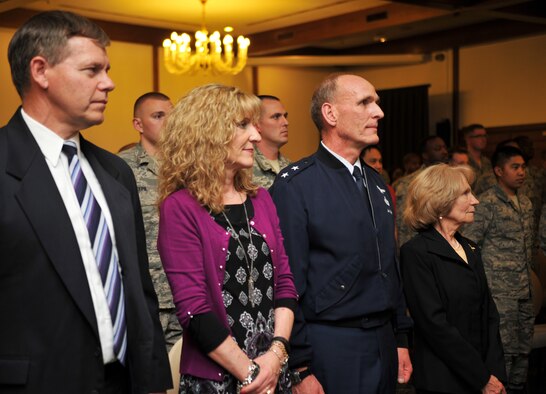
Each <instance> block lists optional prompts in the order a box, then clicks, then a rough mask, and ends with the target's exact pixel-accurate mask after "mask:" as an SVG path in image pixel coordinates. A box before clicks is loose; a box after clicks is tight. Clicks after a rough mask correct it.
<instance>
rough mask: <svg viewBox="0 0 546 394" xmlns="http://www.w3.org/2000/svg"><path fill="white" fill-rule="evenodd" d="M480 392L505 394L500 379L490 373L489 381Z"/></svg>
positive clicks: (483, 393)
mask: <svg viewBox="0 0 546 394" xmlns="http://www.w3.org/2000/svg"><path fill="white" fill-rule="evenodd" d="M482 394H506V389H505V388H504V386H503V384H502V383H501V382H500V380H498V379H497V378H496V377H495V376H493V375H491V377H490V378H489V382H487V384H486V385H485V387H484V388H483V389H482Z"/></svg>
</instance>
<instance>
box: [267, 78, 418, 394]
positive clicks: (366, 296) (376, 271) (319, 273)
mask: <svg viewBox="0 0 546 394" xmlns="http://www.w3.org/2000/svg"><path fill="white" fill-rule="evenodd" d="M378 101H379V97H378V96H377V93H376V92H375V89H374V87H373V86H372V85H371V84H370V83H369V82H368V81H366V80H365V79H363V78H361V77H359V76H356V75H346V74H334V75H331V76H329V77H327V78H326V79H325V80H324V81H323V82H322V83H321V84H320V86H319V87H318V88H317V90H316V91H315V93H314V95H313V99H312V103H311V116H312V118H313V121H314V123H315V125H316V126H317V128H318V129H319V131H320V134H321V140H322V141H321V144H320V146H319V149H318V151H317V152H316V153H315V154H314V155H312V156H310V157H308V158H306V159H303V160H301V161H299V162H296V163H294V164H292V165H290V166H288V167H286V168H285V169H284V170H283V171H281V173H280V174H279V176H278V177H277V179H276V181H275V183H274V185H273V188H272V189H271V194H272V196H273V199H274V201H275V203H276V205H277V209H278V214H279V218H280V223H281V228H282V231H283V235H284V238H285V245H286V250H287V253H288V256H289V258H290V265H291V268H292V272H293V274H294V279H295V283H296V287H297V290H298V293H299V295H300V300H299V306H300V308H299V311H298V315H297V318H296V322H295V324H294V329H293V331H292V338H291V346H292V351H291V367H292V368H293V369H294V371H295V372H296V373H295V379H294V384H295V385H294V389H293V390H294V393H322V392H323V391H322V390H324V392H326V393H394V392H395V387H396V381H397V377H398V381H399V382H407V381H408V379H409V377H410V375H411V372H412V367H411V362H410V359H409V355H408V351H407V348H406V347H407V331H408V330H409V329H410V327H411V320H410V319H409V318H408V317H407V316H406V314H405V309H406V308H405V302H404V299H403V292H402V287H401V281H400V274H399V269H398V263H397V258H396V255H395V253H396V246H395V240H394V219H393V208H392V201H391V198H390V195H389V192H388V190H387V187H386V185H385V182H384V181H383V179H382V178H381V175H379V174H378V173H376V172H375V171H374V170H373V169H372V168H371V167H369V166H367V165H366V164H364V163H361V162H360V160H359V155H360V153H361V151H362V149H363V148H364V147H366V146H368V145H372V144H377V143H378V142H379V138H378V136H377V126H378V121H379V119H381V118H382V117H383V112H382V111H381V108H380V107H379V105H378ZM397 349H398V350H397ZM309 367H310V368H311V369H310V370H309ZM321 386H322V387H321Z"/></svg>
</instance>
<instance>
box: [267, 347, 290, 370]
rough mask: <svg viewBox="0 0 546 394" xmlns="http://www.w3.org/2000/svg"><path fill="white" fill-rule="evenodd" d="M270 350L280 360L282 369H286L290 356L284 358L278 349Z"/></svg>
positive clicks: (272, 348) (271, 348)
mask: <svg viewBox="0 0 546 394" xmlns="http://www.w3.org/2000/svg"><path fill="white" fill-rule="evenodd" d="M269 350H271V352H272V353H273V354H274V355H275V356H276V357H277V358H278V359H279V363H280V364H281V367H284V366H285V365H286V363H287V362H288V356H286V357H283V356H282V355H281V354H280V353H279V351H278V350H277V349H275V348H274V347H270V348H269Z"/></svg>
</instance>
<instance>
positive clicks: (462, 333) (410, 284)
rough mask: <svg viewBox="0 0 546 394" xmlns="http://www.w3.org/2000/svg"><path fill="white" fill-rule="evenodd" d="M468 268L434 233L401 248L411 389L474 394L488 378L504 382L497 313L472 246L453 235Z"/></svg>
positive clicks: (478, 258)
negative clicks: (411, 338)
mask: <svg viewBox="0 0 546 394" xmlns="http://www.w3.org/2000/svg"><path fill="white" fill-rule="evenodd" d="M456 238H457V240H458V241H459V243H460V244H461V245H462V246H463V248H464V250H465V252H466V256H467V259H468V264H466V263H465V262H464V261H463V260H462V259H461V258H460V257H459V255H458V254H457V253H456V252H455V251H454V250H453V248H451V246H450V245H449V243H448V242H447V241H446V240H445V239H444V238H443V237H442V235H440V233H438V232H437V231H436V230H435V229H433V228H432V229H429V230H427V231H423V232H421V233H419V234H418V235H416V236H415V237H414V238H413V239H412V240H410V241H408V242H407V243H405V244H404V245H403V246H402V249H401V251H400V253H401V262H400V264H401V267H402V276H403V281H404V291H405V293H406V300H407V303H408V307H409V310H410V314H411V316H412V318H413V321H414V333H415V349H414V354H413V357H412V361H413V368H414V375H413V376H414V380H415V386H416V387H417V388H419V389H422V390H430V391H439V392H446V393H461V394H463V393H464V394H468V393H478V392H480V390H481V389H482V388H483V387H484V386H485V385H486V384H487V382H488V380H489V376H490V375H494V376H496V377H497V378H498V379H499V380H501V381H506V373H505V368H504V357H503V352H502V344H501V340H500V335H499V314H498V312H497V308H496V306H495V303H494V302H493V299H492V298H491V294H490V292H489V288H488V286H487V280H486V276H485V272H484V269H483V264H482V261H481V257H480V252H479V249H478V248H477V246H476V245H475V244H474V243H473V242H472V241H470V240H469V239H467V238H464V237H462V236H461V235H460V234H458V233H457V234H456Z"/></svg>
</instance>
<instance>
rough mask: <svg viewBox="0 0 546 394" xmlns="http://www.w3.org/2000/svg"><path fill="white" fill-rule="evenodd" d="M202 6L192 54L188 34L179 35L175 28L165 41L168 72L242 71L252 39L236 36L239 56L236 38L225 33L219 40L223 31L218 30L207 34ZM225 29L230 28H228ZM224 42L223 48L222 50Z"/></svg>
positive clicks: (217, 72) (164, 52)
mask: <svg viewBox="0 0 546 394" xmlns="http://www.w3.org/2000/svg"><path fill="white" fill-rule="evenodd" d="M200 1H201V4H202V5H203V17H202V23H201V30H199V31H197V32H196V33H195V51H194V52H193V53H192V48H191V46H190V43H191V38H190V35H189V34H187V33H182V34H180V35H179V34H178V33H177V32H175V31H173V32H172V34H171V38H170V39H169V38H167V39H165V40H164V41H163V58H164V63H165V67H166V69H167V71H169V72H170V73H172V74H195V73H197V72H202V73H204V74H214V75H217V74H230V75H235V74H238V73H240V72H241V71H242V70H243V68H244V67H245V65H246V60H247V51H248V46H249V45H250V40H249V39H248V38H246V37H243V36H239V37H238V38H237V57H235V55H234V53H233V37H232V36H231V35H230V34H226V35H225V36H224V39H223V40H221V39H220V33H219V32H218V31H215V32H214V33H212V34H211V35H210V36H209V35H208V31H207V28H206V26H205V4H206V3H207V0H200ZM225 30H226V32H228V31H230V30H228V28H226V29H225ZM222 44H223V49H222Z"/></svg>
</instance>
